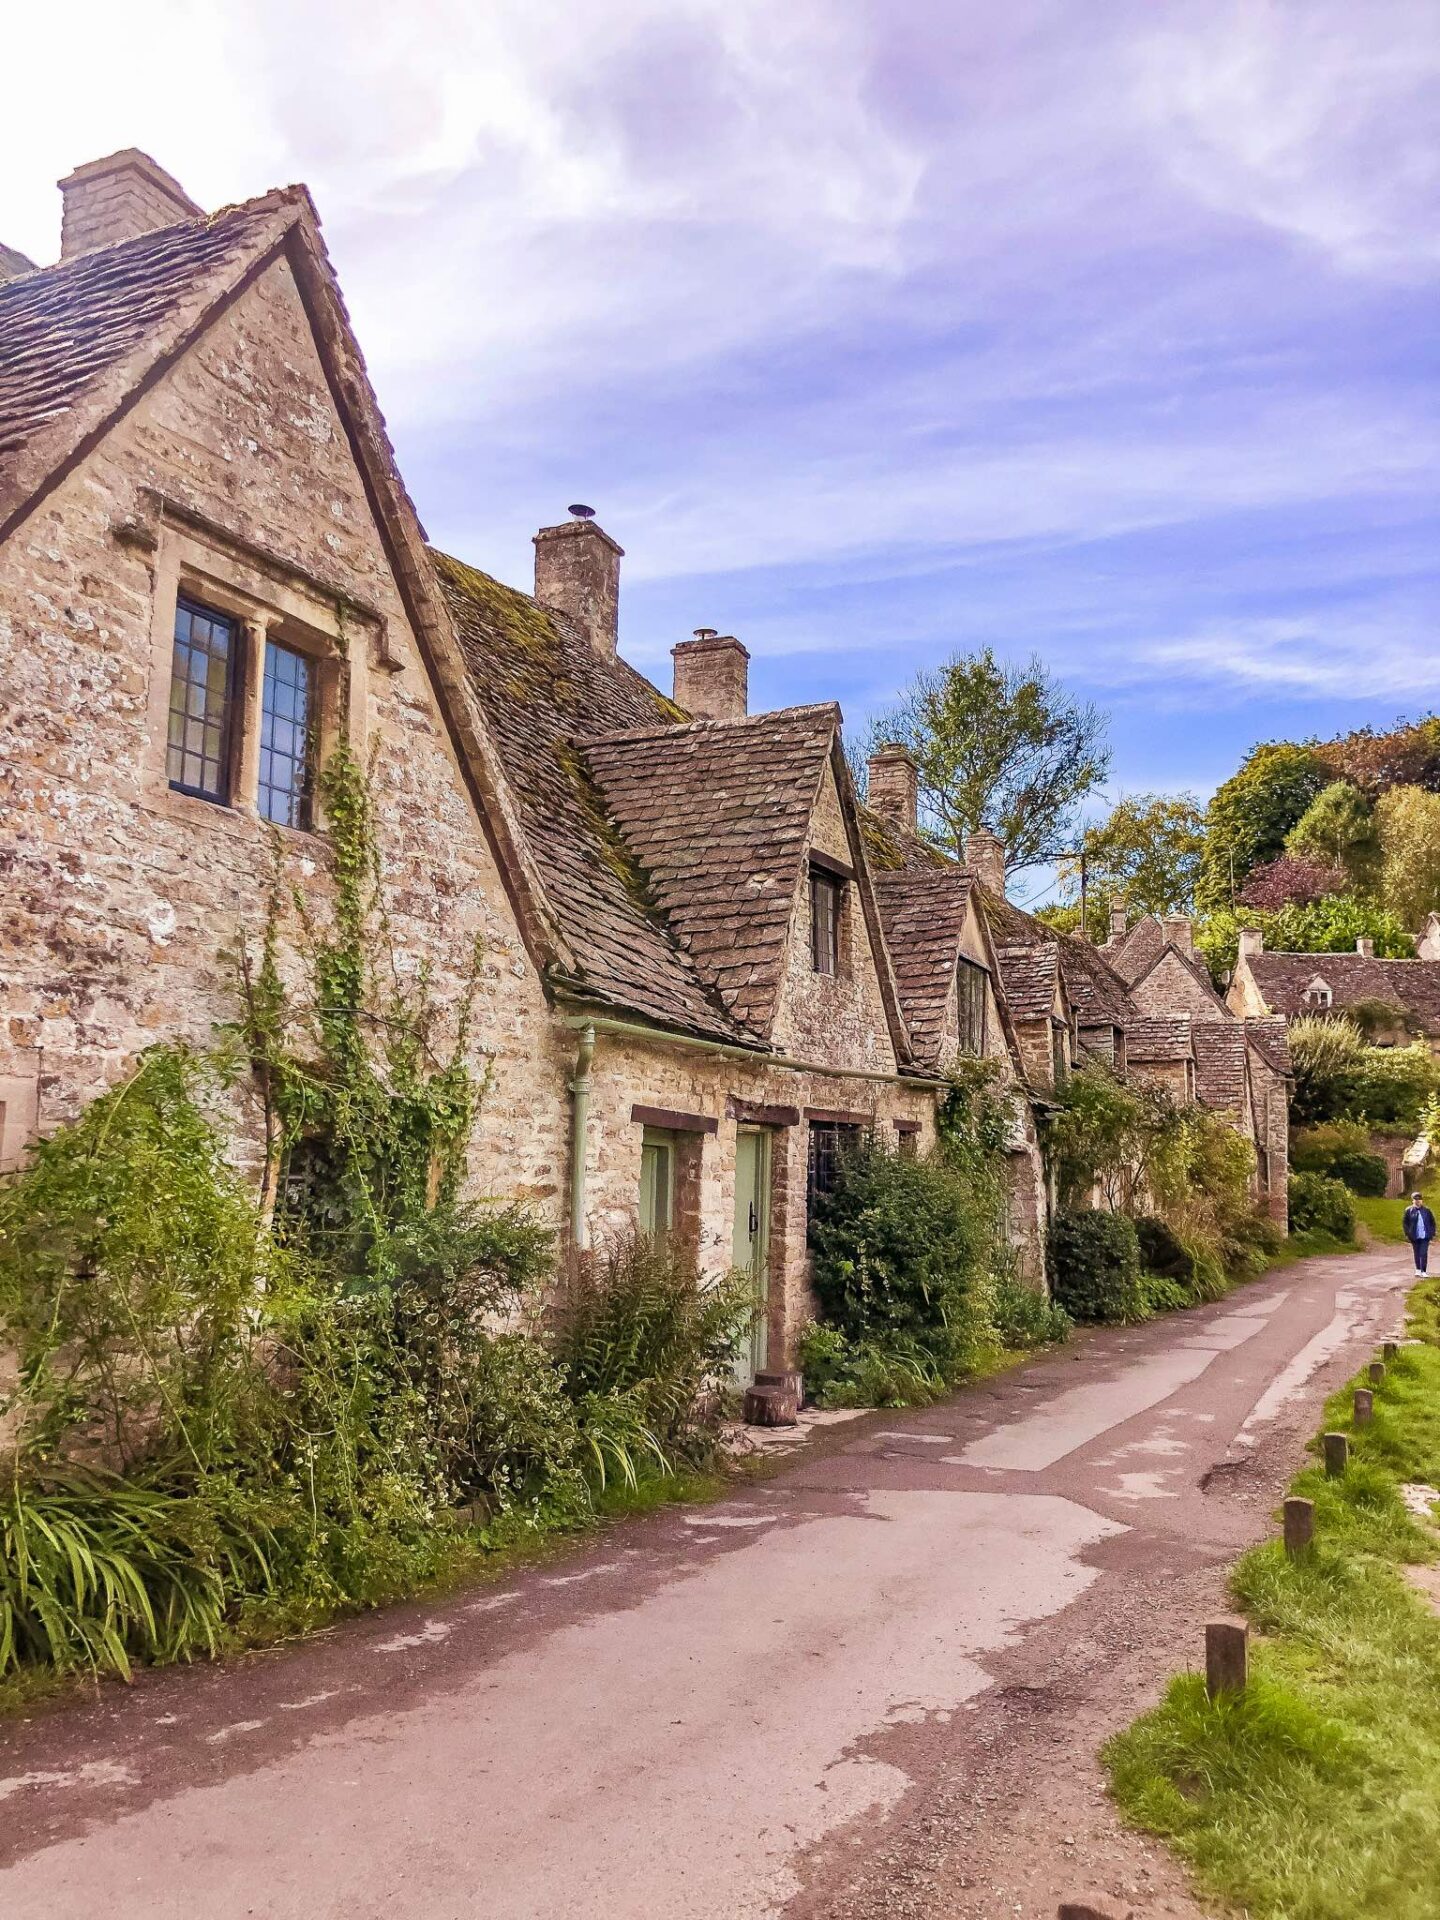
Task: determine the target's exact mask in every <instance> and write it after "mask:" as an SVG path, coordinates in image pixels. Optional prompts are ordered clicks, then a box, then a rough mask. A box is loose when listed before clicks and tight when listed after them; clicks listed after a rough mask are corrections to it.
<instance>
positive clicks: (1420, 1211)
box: [1402, 1206, 1435, 1240]
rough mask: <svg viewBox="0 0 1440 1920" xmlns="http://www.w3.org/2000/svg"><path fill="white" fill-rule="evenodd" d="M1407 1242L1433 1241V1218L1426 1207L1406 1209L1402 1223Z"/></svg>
mask: <svg viewBox="0 0 1440 1920" xmlns="http://www.w3.org/2000/svg"><path fill="white" fill-rule="evenodd" d="M1402 1225H1403V1226H1404V1228H1405V1238H1406V1239H1407V1240H1433V1239H1434V1238H1435V1216H1434V1214H1433V1213H1431V1211H1430V1209H1429V1208H1428V1207H1424V1206H1421V1207H1406V1209H1405V1218H1404V1221H1403V1222H1402Z"/></svg>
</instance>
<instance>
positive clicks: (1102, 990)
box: [1041, 922, 1135, 1027]
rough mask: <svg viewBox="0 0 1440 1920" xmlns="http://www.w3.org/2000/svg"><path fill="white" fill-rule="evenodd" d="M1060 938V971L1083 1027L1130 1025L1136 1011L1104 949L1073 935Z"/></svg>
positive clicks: (1058, 939)
mask: <svg viewBox="0 0 1440 1920" xmlns="http://www.w3.org/2000/svg"><path fill="white" fill-rule="evenodd" d="M1041 924H1042V925H1043V922H1042V923H1041ZM1056 938H1057V944H1058V946H1059V951H1060V971H1061V974H1062V975H1063V976H1064V980H1065V989H1066V992H1067V993H1068V994H1069V995H1070V1004H1071V1005H1072V1006H1073V1007H1074V1009H1075V1017H1076V1020H1077V1021H1078V1022H1079V1024H1080V1025H1081V1026H1082V1027H1124V1026H1126V1025H1128V1024H1129V1022H1130V1021H1131V1020H1133V1019H1134V1018H1135V1008H1134V1006H1133V1005H1132V1004H1131V1002H1130V1000H1129V998H1128V996H1127V995H1126V992H1125V985H1124V982H1123V981H1122V980H1121V979H1120V978H1119V976H1118V975H1117V974H1116V973H1114V972H1113V971H1112V970H1111V968H1110V966H1109V965H1108V964H1107V962H1106V959H1105V956H1104V954H1103V953H1101V951H1100V949H1099V948H1098V947H1095V946H1092V945H1091V944H1090V942H1089V941H1088V940H1081V939H1078V938H1076V937H1075V936H1074V935H1073V934H1059V935H1057V936H1056Z"/></svg>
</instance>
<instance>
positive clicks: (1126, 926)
mask: <svg viewBox="0 0 1440 1920" xmlns="http://www.w3.org/2000/svg"><path fill="white" fill-rule="evenodd" d="M1129 931H1130V915H1129V913H1128V911H1127V910H1126V909H1125V908H1124V907H1111V909H1110V938H1111V940H1112V941H1115V940H1123V939H1124V938H1125V936H1126V934H1127V933H1128V932H1129Z"/></svg>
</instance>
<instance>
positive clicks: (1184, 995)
mask: <svg viewBox="0 0 1440 1920" xmlns="http://www.w3.org/2000/svg"><path fill="white" fill-rule="evenodd" d="M1130 997H1131V998H1132V999H1133V1000H1134V1002H1135V1004H1136V1006H1137V1007H1138V1008H1139V1009H1140V1011H1141V1012H1142V1013H1143V1014H1145V1015H1147V1016H1148V1017H1155V1018H1161V1017H1164V1016H1166V1015H1171V1014H1177V1015H1178V1014H1186V1013H1188V1014H1191V1015H1192V1016H1193V1017H1194V1018H1195V1019H1197V1020H1223V1019H1224V1018H1225V1009H1224V1007H1223V1006H1222V1005H1221V1004H1220V1003H1219V1002H1218V1001H1217V1000H1216V998H1215V997H1214V996H1213V995H1212V994H1209V993H1207V992H1206V990H1205V987H1204V986H1203V984H1202V983H1201V982H1200V981H1199V980H1197V979H1196V977H1195V975H1194V974H1193V973H1192V972H1191V971H1190V969H1189V967H1187V966H1186V964H1185V962H1184V961H1183V960H1182V959H1181V958H1180V956H1179V954H1177V953H1175V952H1174V951H1173V950H1172V951H1167V952H1166V953H1165V954H1164V955H1163V956H1162V957H1161V958H1160V959H1159V960H1158V961H1156V963H1155V965H1154V966H1153V967H1152V968H1151V970H1150V972H1149V973H1147V974H1146V975H1144V977H1143V978H1142V979H1140V980H1137V981H1136V983H1135V985H1134V986H1133V987H1132V988H1131V989H1130Z"/></svg>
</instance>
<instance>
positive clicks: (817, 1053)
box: [773, 763, 896, 1073]
mask: <svg viewBox="0 0 1440 1920" xmlns="http://www.w3.org/2000/svg"><path fill="white" fill-rule="evenodd" d="M811 853H816V854H819V855H821V856H824V857H828V859H830V860H831V861H834V862H837V863H839V864H840V865H842V866H853V864H854V854H853V852H852V850H851V846H850V839H849V835H848V834H847V832H846V830H845V817H844V814H843V812H842V811H841V806H840V795H839V793H838V791H837V789H836V785H835V774H834V769H833V767H832V766H831V765H830V764H828V763H827V765H826V767H825V771H824V774H823V775H822V778H821V782H820V787H819V791H818V793H817V795H816V800H815V807H814V811H813V813H812V815H811V821H810V832H809V836H808V839H807V842H806V860H805V863H804V864H803V865H802V868H801V873H800V880H799V885H798V886H797V887H796V890H795V899H794V903H793V905H792V907H791V912H790V927H789V934H788V938H787V943H786V953H785V967H784V974H783V978H782V980H781V985H780V997H779V1005H778V1010H777V1014H776V1019H775V1026H774V1030H773V1031H774V1044H775V1046H776V1048H777V1049H778V1050H779V1051H781V1052H783V1053H790V1054H794V1055H797V1056H799V1057H800V1058H802V1059H824V1060H827V1061H831V1062H833V1063H834V1064H836V1065H844V1066H851V1067H860V1068H862V1069H865V1070H868V1071H873V1072H883V1073H893V1072H895V1070H896V1060H895V1049H894V1046H893V1044H892V1042H891V1038H890V1027H889V1023H888V1020H887V1017H886V1011H885V1001H884V996H883V994H882V993H881V988H880V974H879V968H878V966H877V963H876V957H875V951H874V948H873V946H872V944H871V937H870V931H869V929H868V927H867V925H866V921H865V913H864V907H863V904H862V901H861V897H860V889H859V886H858V884H857V882H856V881H855V880H853V879H852V880H848V881H847V882H846V883H845V890H844V905H843V909H842V913H841V925H840V945H841V965H840V971H839V973H838V974H837V975H836V976H834V977H831V976H829V975H825V974H817V973H816V972H815V969H814V965H813V962H812V954H811V943H810V885H809V877H810V868H809V856H810V854H811Z"/></svg>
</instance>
